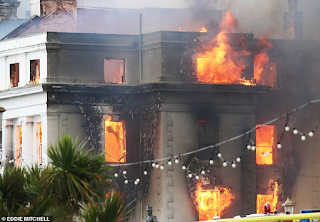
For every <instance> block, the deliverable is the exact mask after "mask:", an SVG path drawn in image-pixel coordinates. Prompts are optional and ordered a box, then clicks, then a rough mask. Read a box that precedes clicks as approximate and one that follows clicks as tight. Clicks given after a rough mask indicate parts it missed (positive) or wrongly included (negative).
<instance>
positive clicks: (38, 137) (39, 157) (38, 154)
mask: <svg viewBox="0 0 320 222" xmlns="http://www.w3.org/2000/svg"><path fill="white" fill-rule="evenodd" d="M36 163H38V164H42V123H41V122H39V123H36Z"/></svg>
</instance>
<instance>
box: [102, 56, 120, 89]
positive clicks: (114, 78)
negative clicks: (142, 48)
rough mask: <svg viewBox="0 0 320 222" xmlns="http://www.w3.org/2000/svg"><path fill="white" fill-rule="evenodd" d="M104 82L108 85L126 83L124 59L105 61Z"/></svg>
mask: <svg viewBox="0 0 320 222" xmlns="http://www.w3.org/2000/svg"><path fill="white" fill-rule="evenodd" d="M104 80H105V82H106V83H117V84H124V83H125V77H124V59H105V60H104Z"/></svg>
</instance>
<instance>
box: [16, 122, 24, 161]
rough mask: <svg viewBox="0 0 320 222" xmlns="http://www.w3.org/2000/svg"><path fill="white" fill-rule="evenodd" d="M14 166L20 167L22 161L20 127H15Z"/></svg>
mask: <svg viewBox="0 0 320 222" xmlns="http://www.w3.org/2000/svg"><path fill="white" fill-rule="evenodd" d="M15 161H16V166H21V161H22V126H17V127H16V155H15Z"/></svg>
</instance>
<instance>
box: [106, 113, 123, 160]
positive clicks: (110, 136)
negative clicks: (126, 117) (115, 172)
mask: <svg viewBox="0 0 320 222" xmlns="http://www.w3.org/2000/svg"><path fill="white" fill-rule="evenodd" d="M105 153H106V155H105V158H106V161H107V162H114V163H125V162H126V131H125V123H124V122H116V121H112V120H111V116H108V117H107V119H106V121H105Z"/></svg>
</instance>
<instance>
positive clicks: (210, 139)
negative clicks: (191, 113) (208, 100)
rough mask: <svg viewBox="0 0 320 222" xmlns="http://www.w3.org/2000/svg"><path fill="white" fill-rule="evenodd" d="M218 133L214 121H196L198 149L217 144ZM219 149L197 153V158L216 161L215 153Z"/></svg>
mask: <svg viewBox="0 0 320 222" xmlns="http://www.w3.org/2000/svg"><path fill="white" fill-rule="evenodd" d="M218 140H219V133H218V124H217V122H216V121H207V120H199V121H198V144H199V149H201V148H203V147H207V146H210V145H214V144H216V143H218ZM218 152H219V148H218V147H215V148H210V149H207V150H205V151H202V152H199V153H198V154H197V158H199V159H200V160H209V159H212V160H216V161H217V160H218V158H217V155H216V154H217V153H218Z"/></svg>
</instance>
